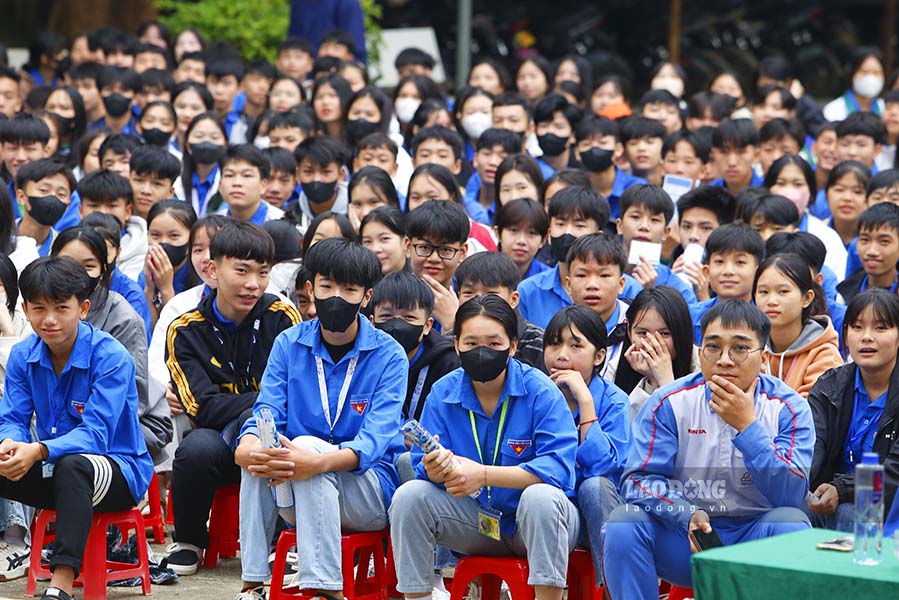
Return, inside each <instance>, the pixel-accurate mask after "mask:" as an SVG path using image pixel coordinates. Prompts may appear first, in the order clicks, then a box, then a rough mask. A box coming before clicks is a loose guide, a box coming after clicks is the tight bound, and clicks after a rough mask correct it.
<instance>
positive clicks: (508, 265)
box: [453, 252, 521, 294]
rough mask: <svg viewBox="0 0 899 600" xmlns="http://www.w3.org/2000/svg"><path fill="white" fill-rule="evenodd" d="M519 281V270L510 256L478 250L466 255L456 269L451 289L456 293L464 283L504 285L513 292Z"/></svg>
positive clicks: (491, 286) (492, 285)
mask: <svg viewBox="0 0 899 600" xmlns="http://www.w3.org/2000/svg"><path fill="white" fill-rule="evenodd" d="M519 283H521V271H519V270H518V265H516V264H515V261H513V260H512V259H511V258H509V257H508V256H506V255H505V254H502V253H500V252H478V253H476V254H472V255H471V256H469V257H467V258H466V259H465V260H463V261H462V262H461V263H459V267H458V268H457V269H456V273H455V275H454V277H453V289H454V290H456V293H457V294H458V293H459V292H460V291H462V288H463V287H464V286H466V285H477V284H480V285H482V286H484V287H487V288H495V287H504V288H507V289H508V290H509V291H510V292H514V291H515V290H516V289H517V288H518V284H519Z"/></svg>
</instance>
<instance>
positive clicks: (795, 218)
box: [737, 188, 801, 227]
mask: <svg viewBox="0 0 899 600" xmlns="http://www.w3.org/2000/svg"><path fill="white" fill-rule="evenodd" d="M749 190H753V192H754V193H746V192H748V191H749ZM737 196H738V200H737V218H738V219H740V220H741V221H742V222H743V223H746V224H748V225H752V219H753V217H756V216H758V217H761V219H762V221H763V222H764V223H770V224H772V225H793V226H794V227H798V226H799V220H800V218H801V217H800V215H799V209H798V208H796V205H795V204H794V203H793V202H792V201H791V200H790V199H789V198H785V197H784V196H780V195H778V194H768V193H767V192H766V191H765V189H764V188H747V189H745V190H743V191H742V192H740V193H739V194H738V195H737Z"/></svg>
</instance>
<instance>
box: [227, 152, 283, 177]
mask: <svg viewBox="0 0 899 600" xmlns="http://www.w3.org/2000/svg"><path fill="white" fill-rule="evenodd" d="M232 162H245V163H249V164H251V165H253V166H254V167H256V170H257V171H259V177H260V179H268V176H269V173H270V172H271V163H269V161H268V159H267V158H266V157H265V154H263V153H262V150H260V149H259V148H257V147H256V146H254V145H253V144H238V145H236V146H229V147H228V149H227V150H226V151H225V155H224V156H223V157H222V159H221V160H220V161H219V167H220V168H221V169H224V168H225V166H226V165H228V163H232Z"/></svg>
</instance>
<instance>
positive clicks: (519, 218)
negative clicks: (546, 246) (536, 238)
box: [494, 198, 549, 238]
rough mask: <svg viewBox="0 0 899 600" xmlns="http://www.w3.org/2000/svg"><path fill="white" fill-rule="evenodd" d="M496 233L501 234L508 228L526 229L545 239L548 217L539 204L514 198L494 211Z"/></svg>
mask: <svg viewBox="0 0 899 600" xmlns="http://www.w3.org/2000/svg"><path fill="white" fill-rule="evenodd" d="M494 224H495V225H496V229H497V231H498V232H499V233H500V234H502V232H503V230H505V229H508V228H509V227H527V228H531V229H533V230H534V231H536V232H537V233H539V234H540V237H541V238H545V237H546V234H547V233H549V217H547V216H546V211H545V210H543V205H542V204H540V202H537V201H534V200H530V199H528V198H516V199H515V200H512V201H510V202H507V203H505V204H503V205H502V206H501V207H500V208H499V210H498V211H496V219H495V220H494Z"/></svg>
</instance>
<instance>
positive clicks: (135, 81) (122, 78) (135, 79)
mask: <svg viewBox="0 0 899 600" xmlns="http://www.w3.org/2000/svg"><path fill="white" fill-rule="evenodd" d="M116 84H118V85H119V87H121V88H122V89H123V90H128V91H131V92H134V93H135V94H137V93H139V92H140V75H138V74H137V72H136V71H134V70H133V69H129V68H127V67H112V66H105V67H103V69H102V70H101V71H100V76H99V77H97V87H98V88H100V89H101V90H102V89H103V88H108V87H113V86H115V85H116Z"/></svg>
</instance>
